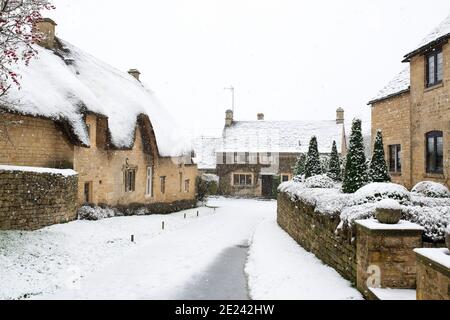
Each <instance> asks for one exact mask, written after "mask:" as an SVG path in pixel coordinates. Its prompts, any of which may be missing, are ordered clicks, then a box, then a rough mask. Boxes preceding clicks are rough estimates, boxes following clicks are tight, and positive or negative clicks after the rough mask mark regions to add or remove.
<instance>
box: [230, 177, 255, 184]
mask: <svg viewBox="0 0 450 320" xmlns="http://www.w3.org/2000/svg"><path fill="white" fill-rule="evenodd" d="M252 181H253V175H251V174H234V175H233V185H235V186H251V185H252Z"/></svg>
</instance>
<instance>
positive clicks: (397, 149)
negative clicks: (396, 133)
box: [389, 144, 402, 173]
mask: <svg viewBox="0 0 450 320" xmlns="http://www.w3.org/2000/svg"><path fill="white" fill-rule="evenodd" d="M401 152H402V147H401V145H399V144H396V145H391V146H389V171H390V172H393V173H401V172H402V161H401Z"/></svg>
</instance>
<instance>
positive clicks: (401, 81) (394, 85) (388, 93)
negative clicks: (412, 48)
mask: <svg viewBox="0 0 450 320" xmlns="http://www.w3.org/2000/svg"><path fill="white" fill-rule="evenodd" d="M410 85H411V78H410V66H409V64H408V66H407V67H406V68H405V69H403V71H402V72H400V73H399V74H398V75H397V76H396V77H395V78H394V79H392V81H391V82H389V83H388V84H387V85H386V86H385V87H384V88H383V89H382V90H381V91H380V92H379V93H378V94H377V96H376V97H374V98H373V99H372V100H371V101H370V102H369V104H373V103H375V102H378V101H381V100H384V99H388V98H390V97H393V96H396V95H398V94H400V93H403V92H406V91H408V90H409V88H410Z"/></svg>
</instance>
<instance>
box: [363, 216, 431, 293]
mask: <svg viewBox="0 0 450 320" xmlns="http://www.w3.org/2000/svg"><path fill="white" fill-rule="evenodd" d="M356 225H357V243H356V259H357V281H356V282H357V288H358V290H360V291H361V292H362V293H363V294H364V295H365V296H366V297H369V298H370V297H371V295H370V292H369V290H368V287H372V288H395V289H414V288H415V287H416V257H415V253H414V249H416V248H421V247H422V245H423V242H422V233H423V230H424V229H423V228H422V227H421V226H419V225H417V224H414V223H410V222H406V221H400V223H398V224H395V225H388V224H381V223H379V222H378V221H377V220H361V221H357V222H356Z"/></svg>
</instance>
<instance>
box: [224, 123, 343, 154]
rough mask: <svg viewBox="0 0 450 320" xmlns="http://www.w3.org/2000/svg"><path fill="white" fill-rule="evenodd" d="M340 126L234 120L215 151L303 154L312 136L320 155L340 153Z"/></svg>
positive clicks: (341, 129) (332, 124)
mask: <svg viewBox="0 0 450 320" xmlns="http://www.w3.org/2000/svg"><path fill="white" fill-rule="evenodd" d="M343 130H344V125H343V124H337V123H336V121H335V120H321V121H235V122H233V124H232V125H231V126H230V127H226V128H225V130H224V133H223V140H222V141H221V145H220V146H219V147H218V149H217V150H216V151H217V152H273V153H277V152H278V153H306V152H307V151H308V148H309V142H310V140H311V138H312V137H313V136H316V137H317V140H318V144H319V152H320V153H331V148H332V145H333V141H336V143H337V147H338V150H341V144H342V135H343Z"/></svg>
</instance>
